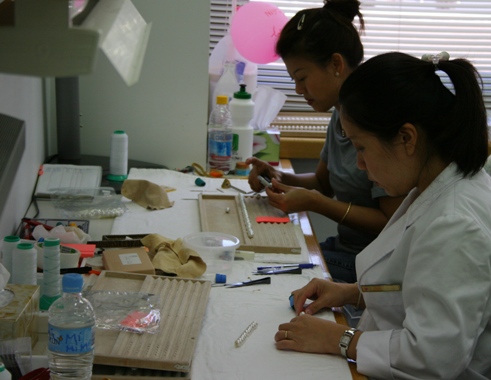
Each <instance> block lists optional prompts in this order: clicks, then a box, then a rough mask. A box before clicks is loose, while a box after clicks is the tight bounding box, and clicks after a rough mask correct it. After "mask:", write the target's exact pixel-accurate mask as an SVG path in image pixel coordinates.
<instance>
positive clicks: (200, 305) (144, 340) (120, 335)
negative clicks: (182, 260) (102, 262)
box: [91, 271, 211, 377]
mask: <svg viewBox="0 0 491 380" xmlns="http://www.w3.org/2000/svg"><path fill="white" fill-rule="evenodd" d="M210 289H211V282H210V281H203V280H195V279H183V278H178V277H163V276H153V275H142V274H133V273H126V272H112V271H103V272H101V274H100V276H99V278H98V279H97V281H96V282H95V283H94V285H93V286H92V288H91V290H92V291H101V290H106V291H120V292H141V293H152V294H158V295H160V299H161V321H160V329H159V331H158V332H157V333H155V334H149V333H144V334H137V333H131V332H119V331H113V330H103V329H96V334H95V339H96V344H95V355H94V364H104V365H111V366H122V367H135V368H147V369H155V370H168V371H176V372H189V371H190V369H191V362H192V358H193V354H194V349H195V346H196V341H197V339H198V336H199V332H200V330H201V325H202V321H203V317H204V314H205V311H206V305H207V304H208V297H209V294H210ZM179 377H180V376H179Z"/></svg>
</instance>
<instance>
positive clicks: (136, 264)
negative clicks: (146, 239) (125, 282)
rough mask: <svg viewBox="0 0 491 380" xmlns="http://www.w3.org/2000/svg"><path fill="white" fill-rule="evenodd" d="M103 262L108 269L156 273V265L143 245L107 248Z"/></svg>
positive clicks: (103, 255)
mask: <svg viewBox="0 0 491 380" xmlns="http://www.w3.org/2000/svg"><path fill="white" fill-rule="evenodd" d="M102 262H103V264H104V268H105V269H106V270H111V271H117V272H131V273H141V274H155V267H154V266H153V264H152V262H151V261H150V258H149V257H148V253H147V251H146V250H145V248H143V247H134V248H124V249H109V250H106V251H105V252H104V253H103V254H102Z"/></svg>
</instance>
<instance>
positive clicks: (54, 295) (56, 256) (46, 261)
mask: <svg viewBox="0 0 491 380" xmlns="http://www.w3.org/2000/svg"><path fill="white" fill-rule="evenodd" d="M60 296H61V286H60V239H58V238H47V239H46V240H44V243H43V294H42V296H41V299H40V300H39V307H40V309H41V310H48V309H49V307H50V306H51V304H52V303H53V302H54V301H56V300H57V299H58V298H59V297H60Z"/></svg>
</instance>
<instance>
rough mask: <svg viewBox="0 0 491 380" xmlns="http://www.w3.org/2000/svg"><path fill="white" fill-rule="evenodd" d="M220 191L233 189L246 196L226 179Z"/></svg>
mask: <svg viewBox="0 0 491 380" xmlns="http://www.w3.org/2000/svg"><path fill="white" fill-rule="evenodd" d="M222 189H234V190H237V191H238V192H239V193H242V194H247V192H245V191H244V190H242V189H239V188H238V187H235V186H233V185H232V184H231V183H230V181H229V180H228V179H226V178H225V180H224V181H223V183H222Z"/></svg>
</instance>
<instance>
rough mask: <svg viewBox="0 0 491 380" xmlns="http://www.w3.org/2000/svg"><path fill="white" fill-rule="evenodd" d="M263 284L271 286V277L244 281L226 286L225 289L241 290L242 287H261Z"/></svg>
mask: <svg viewBox="0 0 491 380" xmlns="http://www.w3.org/2000/svg"><path fill="white" fill-rule="evenodd" d="M261 284H271V277H263V278H260V279H258V280H251V281H242V282H236V283H234V284H226V285H225V287H226V288H228V289H231V288H240V287H242V286H251V285H261Z"/></svg>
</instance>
